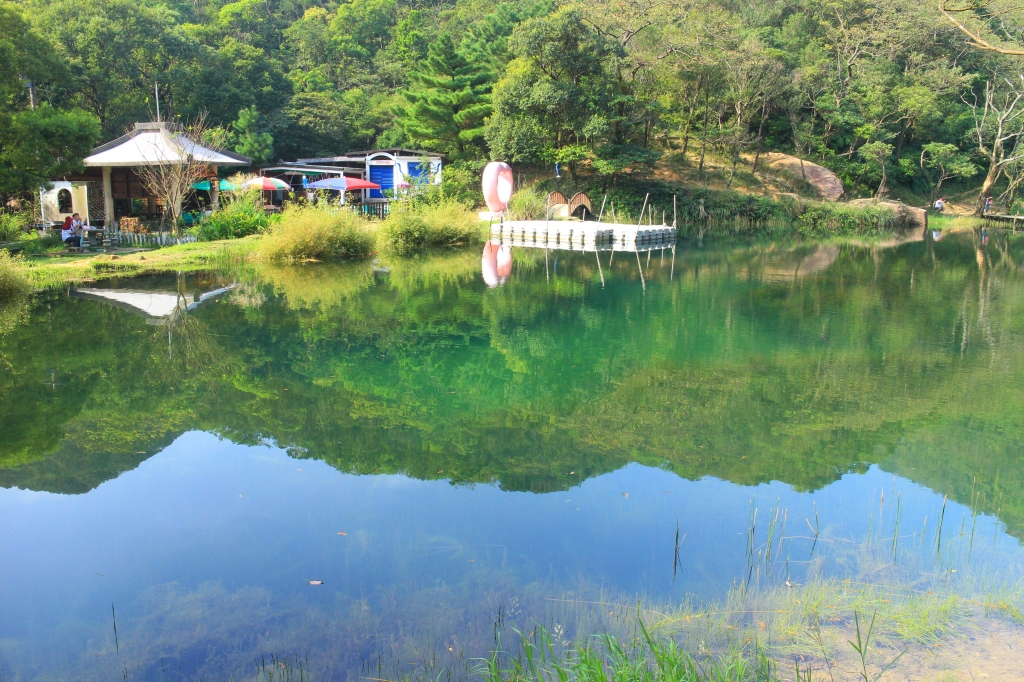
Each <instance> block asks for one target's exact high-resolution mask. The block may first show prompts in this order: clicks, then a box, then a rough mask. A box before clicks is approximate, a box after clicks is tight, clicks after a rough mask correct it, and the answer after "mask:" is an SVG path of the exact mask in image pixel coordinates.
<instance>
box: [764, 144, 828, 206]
mask: <svg viewBox="0 0 1024 682" xmlns="http://www.w3.org/2000/svg"><path fill="white" fill-rule="evenodd" d="M764 158H765V161H766V162H767V164H768V167H769V168H771V169H773V170H776V171H782V172H784V173H785V174H786V175H788V176H790V177H792V178H798V179H802V178H804V177H806V178H807V182H808V183H809V184H811V185H813V186H814V188H815V189H817V190H818V193H819V194H821V198H822V199H824V200H826V201H839V199H840V198H841V197H842V196H843V193H844V192H845V190H844V189H843V181H842V180H840V179H839V176H838V175H836V174H835V173H833V172H832V171H830V170H829V169H828V168H825V167H824V166H819V165H818V164H816V163H811V162H810V161H806V160H805V161H803V162H801V161H800V159H799V158H797V157H795V156H790V155H789V154H780V153H778V152H772V153H770V154H765V155H764ZM801 163H802V165H803V169H802V170H801Z"/></svg>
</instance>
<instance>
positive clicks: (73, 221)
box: [60, 213, 84, 248]
mask: <svg viewBox="0 0 1024 682" xmlns="http://www.w3.org/2000/svg"><path fill="white" fill-rule="evenodd" d="M83 226H84V223H83V222H82V217H81V216H80V215H78V214H77V213H75V214H74V215H71V216H68V217H67V218H65V219H64V227H63V228H61V231H60V238H61V240H62V241H63V242H64V244H65V245H67V246H74V247H77V248H81V246H82V227H83Z"/></svg>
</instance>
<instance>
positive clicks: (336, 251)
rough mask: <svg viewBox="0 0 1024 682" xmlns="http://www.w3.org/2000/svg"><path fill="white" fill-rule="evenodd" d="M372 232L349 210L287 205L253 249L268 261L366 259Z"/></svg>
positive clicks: (371, 241) (370, 249)
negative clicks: (279, 217)
mask: <svg viewBox="0 0 1024 682" xmlns="http://www.w3.org/2000/svg"><path fill="white" fill-rule="evenodd" d="M373 246H374V234H373V232H372V231H371V229H370V226H369V225H368V224H367V222H366V221H365V220H363V219H362V218H360V217H359V216H357V215H355V214H354V213H352V212H351V211H345V210H332V209H330V208H320V207H313V206H290V207H288V209H286V210H285V212H284V213H283V214H282V215H281V219H280V220H279V221H278V222H277V223H276V224H274V225H273V226H272V227H271V228H270V231H269V232H268V233H267V235H266V236H265V237H264V238H263V240H262V242H261V243H260V244H259V246H258V247H257V249H256V252H255V255H256V256H257V257H258V258H261V259H265V260H271V261H288V262H295V261H320V260H341V259H345V258H365V257H366V256H368V255H370V252H371V251H373Z"/></svg>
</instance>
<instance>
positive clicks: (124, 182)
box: [65, 123, 252, 225]
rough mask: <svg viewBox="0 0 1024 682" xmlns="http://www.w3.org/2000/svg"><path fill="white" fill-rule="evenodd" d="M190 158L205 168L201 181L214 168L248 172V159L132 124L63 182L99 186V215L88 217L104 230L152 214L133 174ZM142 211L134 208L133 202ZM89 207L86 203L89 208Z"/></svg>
mask: <svg viewBox="0 0 1024 682" xmlns="http://www.w3.org/2000/svg"><path fill="white" fill-rule="evenodd" d="M185 157H191V160H192V163H200V164H205V165H206V166H207V176H208V177H216V176H217V167H218V166H248V165H250V164H251V163H252V160H251V159H249V158H248V157H245V156H241V155H239V154H234V153H232V152H227V151H223V150H216V149H210V148H208V147H204V146H203V145H201V144H198V143H196V142H193V141H192V140H190V139H188V138H187V137H185V136H184V135H183V134H182V133H181V128H180V126H177V125H176V124H173V123H136V124H135V128H134V129H133V130H132V131H131V132H129V133H128V134H127V135H122V136H121V137H119V138H117V139H116V140H113V141H111V142H108V143H106V144H104V145H101V146H99V147H97V148H96V149H93V150H92V152H91V153H90V154H89V156H87V157H85V161H84V163H85V167H86V170H85V173H82V174H77V175H73V176H68V177H67V178H65V179H66V180H69V181H78V182H86V183H90V182H95V181H102V196H103V206H102V209H100V207H99V206H98V205H97V206H95V209H94V210H92V211H91V214H92V217H93V218H94V219H95V218H98V217H99V215H98V214H102V215H103V219H104V220H105V224H107V225H109V224H110V223H111V221H112V220H114V219H115V218H117V217H120V216H122V215H138V214H139V213H145V214H149V215H154V214H156V213H157V206H156V203H157V197H155V196H153V195H152V194H150V191H149V190H148V189H147V188H146V185H145V183H144V182H143V180H142V178H141V177H140V176H139V174H138V173H137V172H136V170H135V169H136V168H138V167H140V166H168V165H176V164H181V163H184V162H185ZM217 187H218V186H217V184H216V183H214V185H213V188H211V192H210V195H211V196H210V198H211V203H212V204H213V207H214V208H216V207H217V206H218V202H219V198H218V192H217V189H216V188H217ZM135 201H139V202H140V204H141V203H142V202H145V203H144V205H143V206H137V205H136V204H135V203H134V202H135ZM92 204H93V202H92V201H90V208H92Z"/></svg>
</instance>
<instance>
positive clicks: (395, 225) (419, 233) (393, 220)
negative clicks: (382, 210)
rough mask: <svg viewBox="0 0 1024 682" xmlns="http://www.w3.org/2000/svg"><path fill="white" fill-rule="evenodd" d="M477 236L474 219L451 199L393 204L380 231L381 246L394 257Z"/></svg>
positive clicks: (477, 228)
mask: <svg viewBox="0 0 1024 682" xmlns="http://www.w3.org/2000/svg"><path fill="white" fill-rule="evenodd" d="M479 234H480V223H479V220H478V218H477V216H476V215H475V214H474V213H473V212H472V211H470V210H469V209H467V208H466V206H465V205H464V204H462V203H461V202H459V201H456V200H454V199H448V200H445V201H442V202H440V203H437V204H420V205H417V204H415V203H401V204H397V203H396V204H393V205H392V209H391V215H389V216H388V217H387V219H386V220H385V221H384V222H383V224H382V225H381V228H380V238H381V246H382V247H383V248H387V249H390V250H391V251H393V252H394V253H396V254H398V255H408V254H410V253H412V252H414V251H416V250H418V249H422V248H424V247H428V246H461V245H463V244H468V243H469V242H470V241H472V240H473V239H475V238H477V236H478V235H479Z"/></svg>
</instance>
